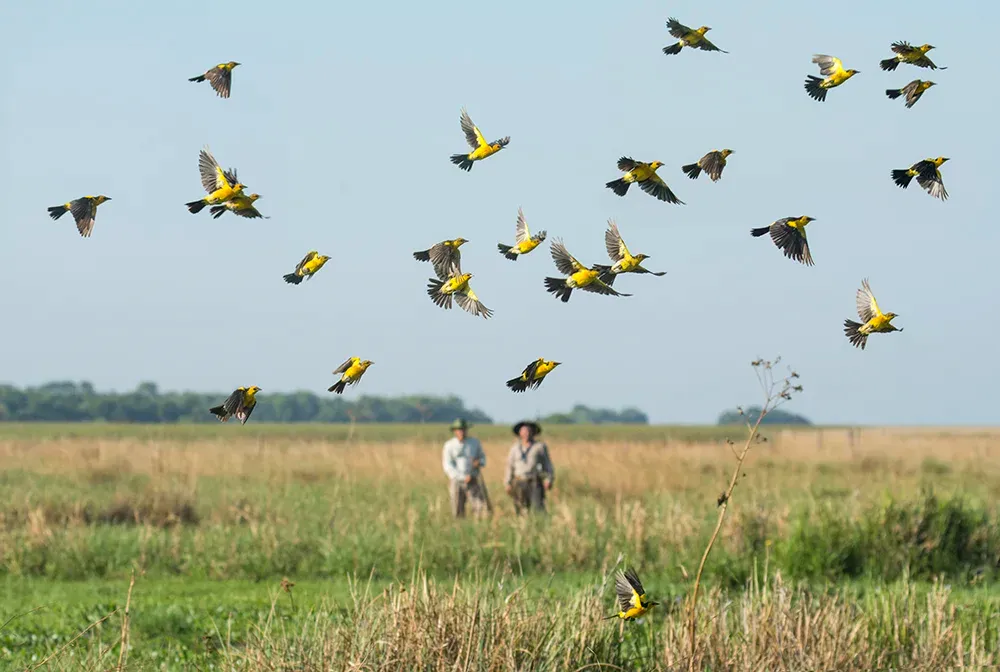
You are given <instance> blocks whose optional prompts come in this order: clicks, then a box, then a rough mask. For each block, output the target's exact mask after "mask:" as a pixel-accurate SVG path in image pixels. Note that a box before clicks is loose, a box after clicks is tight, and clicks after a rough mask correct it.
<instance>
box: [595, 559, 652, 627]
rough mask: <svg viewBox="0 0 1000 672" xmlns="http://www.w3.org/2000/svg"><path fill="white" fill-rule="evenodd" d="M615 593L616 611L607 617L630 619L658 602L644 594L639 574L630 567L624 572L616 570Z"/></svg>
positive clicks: (643, 612)
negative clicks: (616, 600) (616, 599)
mask: <svg viewBox="0 0 1000 672" xmlns="http://www.w3.org/2000/svg"><path fill="white" fill-rule="evenodd" d="M615 594H616V595H617V596H618V613H617V614H611V615H610V616H608V617H607V618H620V619H622V620H623V621H631V620H633V619H636V618H639V617H640V616H642V615H643V614H645V613H646V612H647V611H649V610H650V609H652V608H653V607H655V606H657V605H658V604H659V602H653V601H652V600H650V599H649V597H648V596H647V595H646V589H645V588H643V587H642V582H641V581H640V580H639V575H638V574H636V572H635V569H633V568H631V567H629V568H628V569H626V570H625V571H624V572H623V571H621V570H619V571H618V574H617V576H616V577H615Z"/></svg>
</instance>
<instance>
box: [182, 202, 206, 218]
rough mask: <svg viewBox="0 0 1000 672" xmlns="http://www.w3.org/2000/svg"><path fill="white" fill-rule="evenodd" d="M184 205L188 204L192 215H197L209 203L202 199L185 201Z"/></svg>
mask: <svg viewBox="0 0 1000 672" xmlns="http://www.w3.org/2000/svg"><path fill="white" fill-rule="evenodd" d="M184 205H186V206H187V209H188V212H190V213H191V214H192V215H197V214H198V213H199V212H201V211H202V210H203V209H204V208H205V205H207V204H206V203H205V201H204V200H201V201H191V202H190V203H185V204H184Z"/></svg>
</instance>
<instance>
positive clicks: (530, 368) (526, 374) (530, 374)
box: [521, 359, 544, 382]
mask: <svg viewBox="0 0 1000 672" xmlns="http://www.w3.org/2000/svg"><path fill="white" fill-rule="evenodd" d="M543 361H544V360H543V359H536V360H535V361H533V362H532V363H531V364H528V365H527V366H526V367H524V371H522V372H521V376H522V377H523V378H524V379H525V380H526V381H528V382H531V381H532V380H534V379H535V372H537V371H538V365H539V364H541V363H542V362H543Z"/></svg>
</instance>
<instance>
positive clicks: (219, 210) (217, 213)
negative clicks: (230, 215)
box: [208, 205, 226, 219]
mask: <svg viewBox="0 0 1000 672" xmlns="http://www.w3.org/2000/svg"><path fill="white" fill-rule="evenodd" d="M208 211H209V212H211V213H212V219H218V218H219V217H222V215H223V214H224V213H225V212H226V206H224V205H213V206H212V207H211V208H209V209H208Z"/></svg>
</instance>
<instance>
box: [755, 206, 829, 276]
mask: <svg viewBox="0 0 1000 672" xmlns="http://www.w3.org/2000/svg"><path fill="white" fill-rule="evenodd" d="M815 221H816V220H815V219H813V218H812V217H805V216H802V217H785V218H783V219H779V220H778V221H776V222H774V223H773V224H771V226H763V227H761V228H759V229H750V235H751V236H753V237H754V238H759V237H760V236H763V235H764V234H766V233H770V234H771V240H773V241H774V244H775V246H776V247H777V248H778V249H779V250H781V251H782V252H784V253H785V256H786V257H788V258H789V259H794V260H795V261H798V262H800V263H803V264H805V265H806V266H812V265H813V258H812V255H811V254H810V253H809V241H808V240H807V239H806V225H807V224H808V223H809V222H815Z"/></svg>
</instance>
